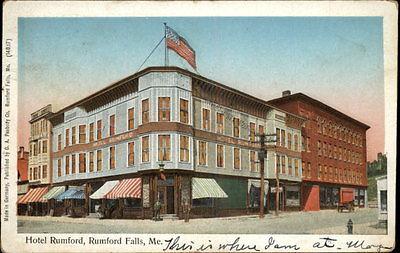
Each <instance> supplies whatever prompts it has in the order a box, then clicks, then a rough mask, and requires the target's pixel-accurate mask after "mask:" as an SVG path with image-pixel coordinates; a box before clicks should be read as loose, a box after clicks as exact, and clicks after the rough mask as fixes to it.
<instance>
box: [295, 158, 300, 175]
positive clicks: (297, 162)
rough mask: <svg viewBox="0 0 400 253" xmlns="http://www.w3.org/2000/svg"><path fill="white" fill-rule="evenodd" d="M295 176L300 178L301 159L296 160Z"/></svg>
mask: <svg viewBox="0 0 400 253" xmlns="http://www.w3.org/2000/svg"><path fill="white" fill-rule="evenodd" d="M294 175H295V176H296V177H298V176H299V159H294Z"/></svg>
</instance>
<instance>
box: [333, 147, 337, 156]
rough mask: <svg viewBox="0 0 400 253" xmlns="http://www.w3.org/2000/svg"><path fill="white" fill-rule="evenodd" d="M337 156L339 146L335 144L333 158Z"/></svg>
mask: <svg viewBox="0 0 400 253" xmlns="http://www.w3.org/2000/svg"><path fill="white" fill-rule="evenodd" d="M336 158H337V147H336V145H335V146H333V159H336Z"/></svg>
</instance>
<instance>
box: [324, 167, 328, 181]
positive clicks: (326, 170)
mask: <svg viewBox="0 0 400 253" xmlns="http://www.w3.org/2000/svg"><path fill="white" fill-rule="evenodd" d="M324 167H325V174H324V177H323V178H324V179H325V180H327V179H328V167H327V166H326V165H325V166H324Z"/></svg>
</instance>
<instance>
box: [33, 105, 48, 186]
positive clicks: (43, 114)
mask: <svg viewBox="0 0 400 253" xmlns="http://www.w3.org/2000/svg"><path fill="white" fill-rule="evenodd" d="M51 114H52V108H51V105H47V106H45V107H43V108H41V109H39V110H37V111H36V112H34V113H32V114H31V120H30V121H29V123H30V131H31V132H30V137H29V163H28V168H29V171H28V179H29V184H30V185H32V186H34V185H49V184H50V183H51V176H52V175H51V163H50V153H51V152H50V140H51V124H50V122H49V121H48V117H49V116H50V115H51Z"/></svg>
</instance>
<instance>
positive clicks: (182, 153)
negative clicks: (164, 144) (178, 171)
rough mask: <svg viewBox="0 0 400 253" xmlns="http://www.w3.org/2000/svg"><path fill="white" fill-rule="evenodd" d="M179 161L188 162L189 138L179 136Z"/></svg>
mask: <svg viewBox="0 0 400 253" xmlns="http://www.w3.org/2000/svg"><path fill="white" fill-rule="evenodd" d="M179 161H181V162H189V137H188V136H184V135H180V136H179Z"/></svg>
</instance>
